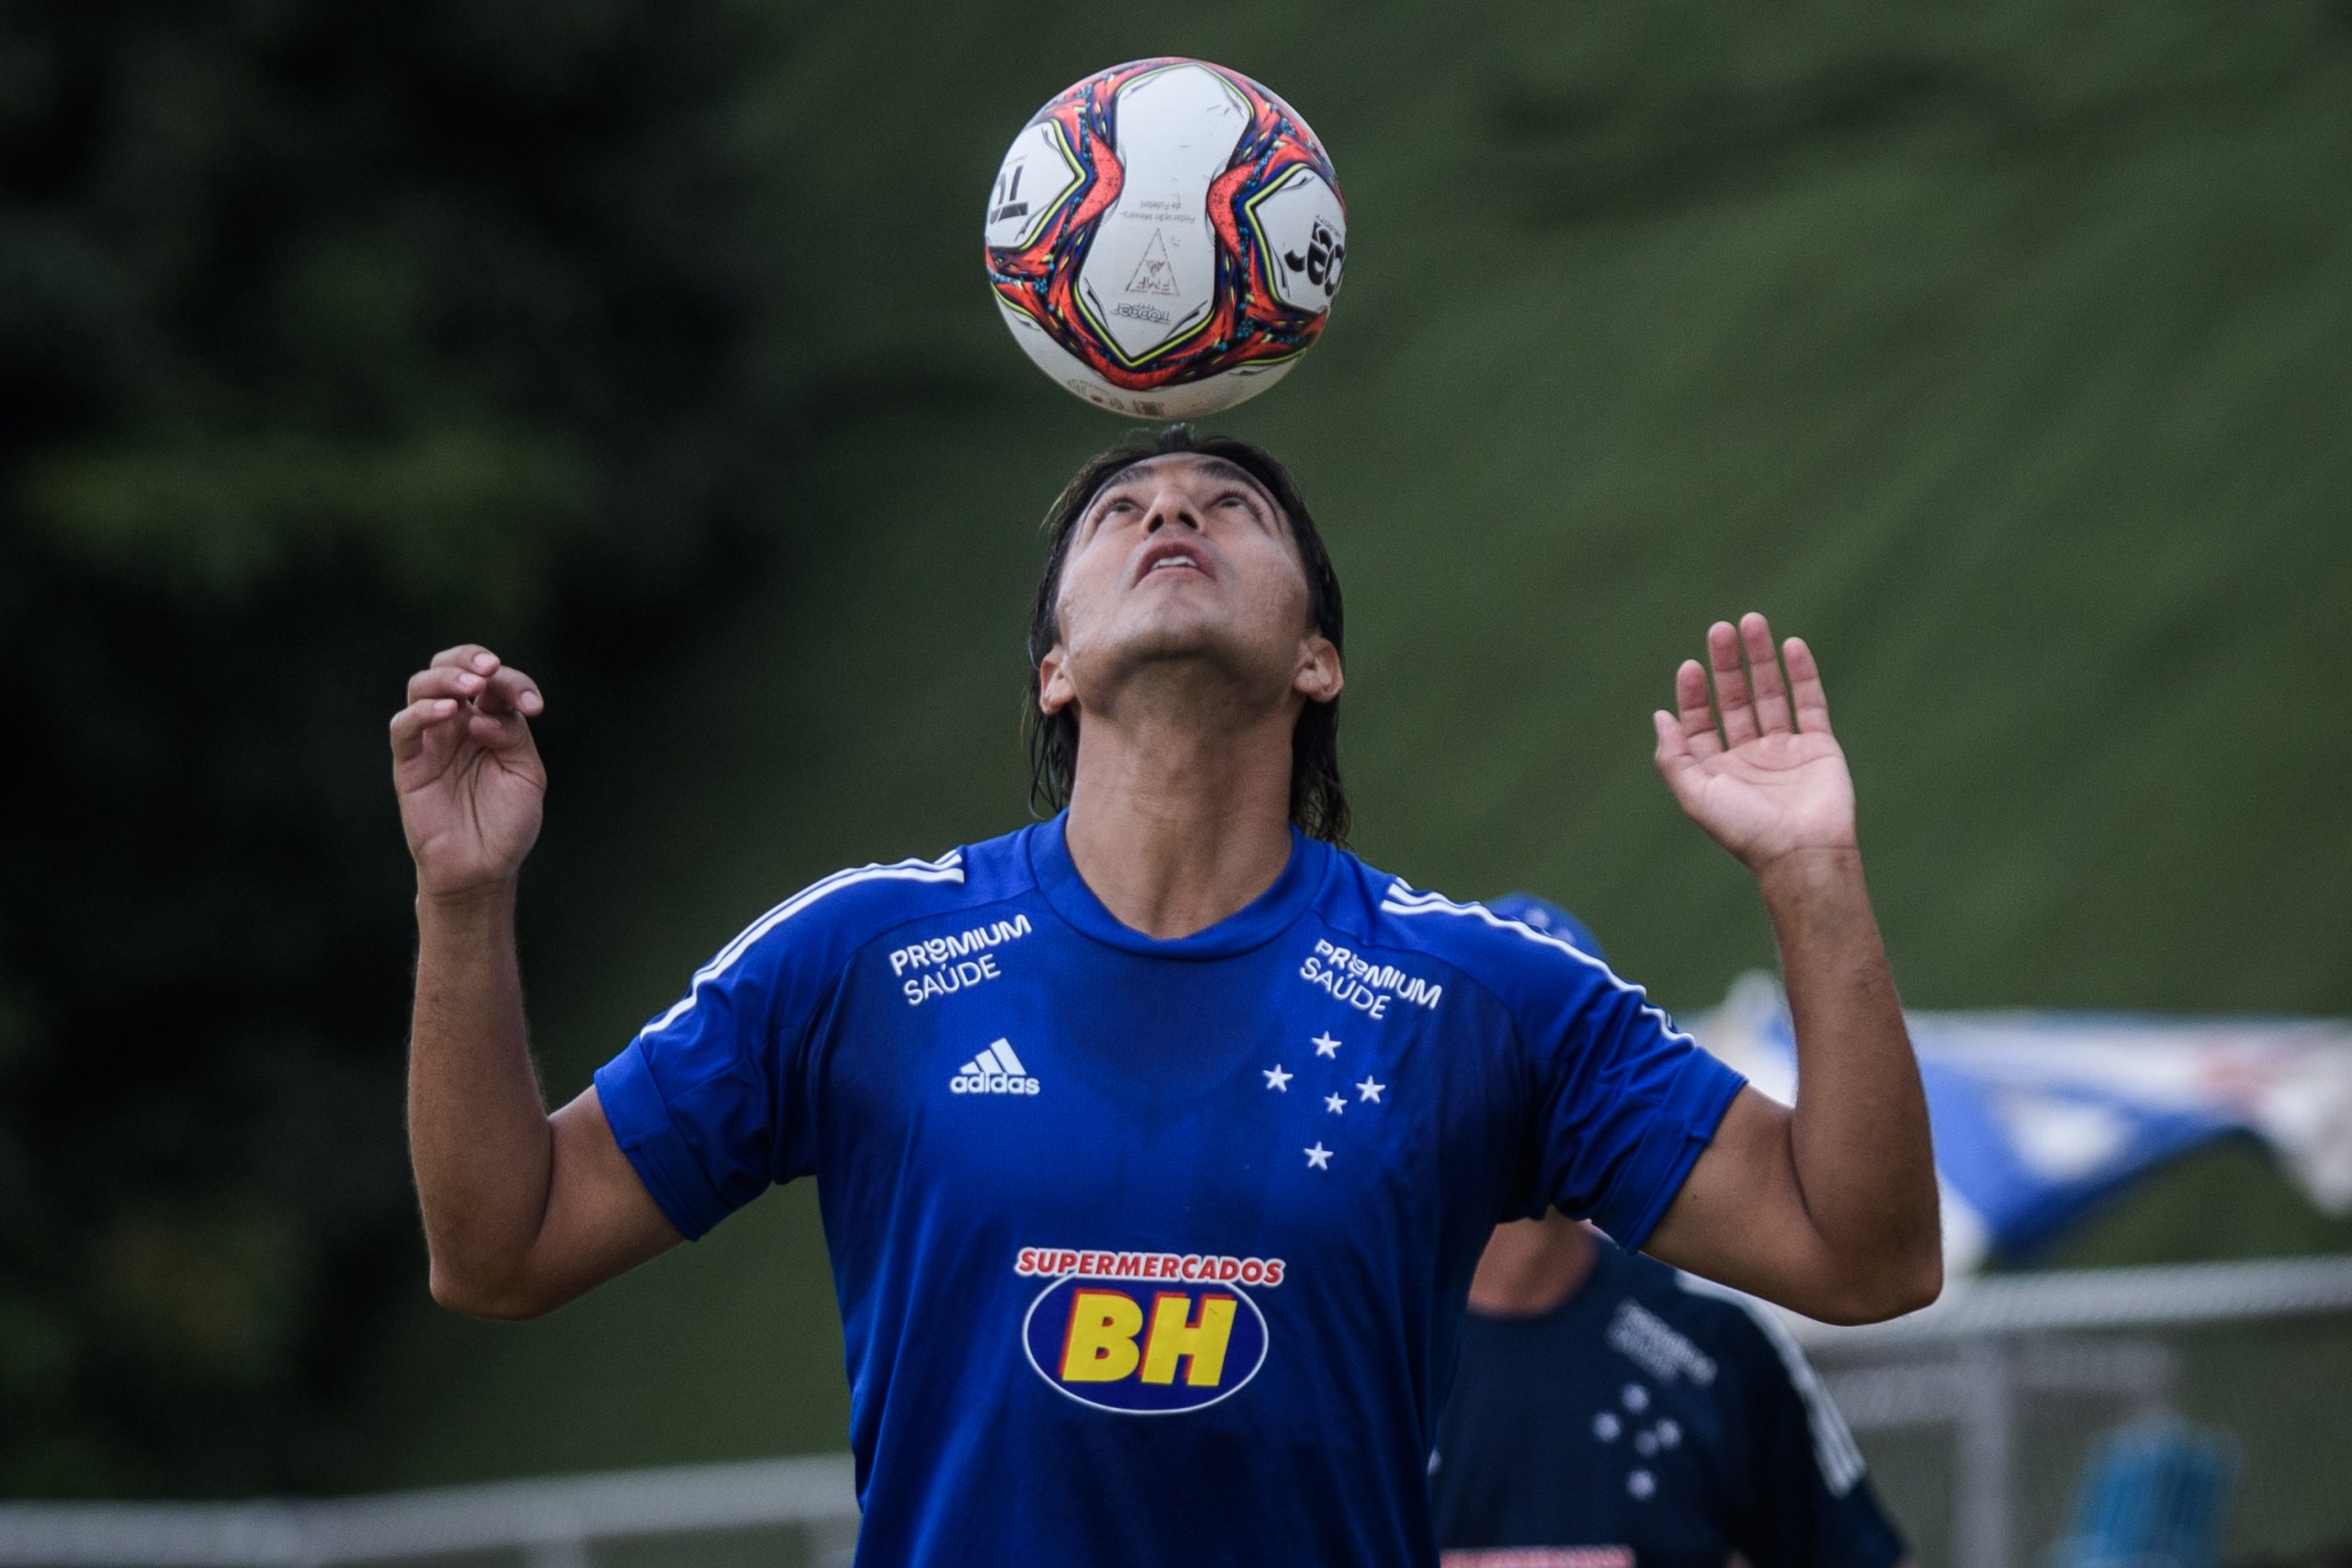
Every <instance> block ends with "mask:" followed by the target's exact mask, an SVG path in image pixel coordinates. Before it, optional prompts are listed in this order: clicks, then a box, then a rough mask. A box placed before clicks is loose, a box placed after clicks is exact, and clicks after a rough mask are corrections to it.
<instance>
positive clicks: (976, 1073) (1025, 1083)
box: [947, 1040, 1040, 1094]
mask: <svg viewBox="0 0 2352 1568" xmlns="http://www.w3.org/2000/svg"><path fill="white" fill-rule="evenodd" d="M1039 1087H1040V1086H1039V1084H1038V1082H1037V1080H1036V1079H1035V1078H1033V1077H1030V1076H1029V1069H1028V1068H1026V1067H1024V1066H1022V1065H1021V1058H1020V1057H1019V1056H1017V1055H1013V1051H1012V1043H1011V1042H1010V1041H1005V1040H1000V1041H998V1042H996V1043H994V1044H992V1045H990V1046H989V1048H988V1049H987V1050H985V1051H983V1052H981V1053H980V1054H979V1055H977V1056H975V1057H973V1058H972V1059H971V1060H970V1061H968V1062H967V1063H965V1064H964V1070H963V1071H961V1072H959V1073H957V1074H956V1076H955V1077H952V1078H949V1079H948V1080H947V1088H948V1090H949V1092H951V1093H954V1094H1035V1093H1036V1092H1037V1090H1038V1089H1039Z"/></svg>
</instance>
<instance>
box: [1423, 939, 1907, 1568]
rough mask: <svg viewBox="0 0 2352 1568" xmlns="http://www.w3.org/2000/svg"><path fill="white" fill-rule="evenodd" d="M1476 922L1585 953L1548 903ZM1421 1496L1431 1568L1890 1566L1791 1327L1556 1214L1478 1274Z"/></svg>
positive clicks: (1504, 1235) (1596, 945) (1833, 1413)
mask: <svg viewBox="0 0 2352 1568" xmlns="http://www.w3.org/2000/svg"><path fill="white" fill-rule="evenodd" d="M1487 908H1490V909H1492V910H1493V911H1494V912H1495V913H1496V914H1497V915H1498V916H1501V917H1502V918H1504V919H1513V920H1519V921H1521V922H1523V923H1525V924H1527V925H1529V926H1532V927H1533V928H1535V929H1536V930H1537V931H1544V932H1546V933H1548V934H1550V935H1553V936H1555V937H1558V938H1559V939H1560V940H1561V941H1563V942H1569V943H1571V944H1572V945H1574V946H1576V947H1577V948H1578V949H1580V950H1582V951H1583V952H1586V953H1590V954H1592V955H1593V956H1594V957H1595V958H1600V956H1601V951H1600V942H1597V941H1595V940H1594V938H1593V935H1592V932H1591V931H1589V929H1588V928H1587V927H1586V926H1585V925H1584V923H1583V922H1582V921H1580V920H1578V919H1576V917H1575V916H1573V915H1571V914H1569V913H1568V912H1567V911H1566V909H1563V908H1560V907H1559V906H1557V905H1555V904H1551V903H1548V902H1546V901H1545V900H1544V899H1541V898H1535V897H1530V896H1528V895H1526V894H1522V893H1514V894H1510V895H1509V896H1508V897H1502V898H1497V899H1494V900H1492V901H1490V902H1489V903H1488V904H1487ZM1430 1493H1431V1497H1432V1501H1433V1507H1434V1511H1435V1517H1436V1521H1437V1532H1438V1545H1439V1547H1440V1549H1441V1550H1442V1553H1443V1562H1444V1565H1445V1568H1481V1565H1483V1564H1495V1565H1501V1564H1510V1565H1512V1568H1546V1565H1555V1568H1571V1565H1573V1568H1724V1565H1725V1564H1726V1563H1734V1562H1739V1563H1746V1564H1749V1565H1751V1568H1898V1565H1899V1564H1902V1563H1904V1562H1906V1561H1907V1557H1906V1553H1905V1548H1904V1544H1903V1540H1902V1537H1901V1536H1900V1535H1898V1534H1897V1533H1896V1531H1895V1529H1894V1524H1893V1522H1892V1521H1890V1520H1889V1519H1888V1517H1886V1513H1885V1511H1884V1509H1883V1508H1882V1507H1881V1506H1880V1505H1879V1501H1878V1499H1877V1497H1876V1496H1875V1495H1873V1494H1872V1492H1871V1485H1870V1482H1869V1480H1868V1478H1867V1477H1866V1476H1865V1475H1864V1474H1863V1470H1862V1459H1861V1454H1860V1451H1859V1450H1857V1449H1856V1448H1855V1446H1854V1440H1853V1438H1852V1436H1851V1435H1850V1434H1849V1432H1848V1431H1847V1429H1846V1423H1845V1420H1844V1418H1843V1417H1842V1416H1839V1415H1838V1407H1837V1406H1836V1405H1835V1404H1832V1403H1830V1400H1829V1397H1828V1394H1827V1393H1826V1391H1825V1390H1824V1389H1823V1388H1822V1386H1821V1383H1820V1381H1819V1379H1818V1378H1817V1377H1816V1376H1815V1373H1814V1371H1813V1368H1812V1367H1811V1366H1810V1365H1809V1364H1807V1363H1806V1361H1805V1359H1804V1352H1803V1351H1802V1350H1801V1349H1799V1348H1798V1347H1797V1345H1796V1343H1795V1342H1794V1341H1793V1340H1792V1339H1791V1338H1790V1337H1789V1336H1788V1334H1787V1332H1786V1330H1784V1329H1782V1328H1781V1326H1780V1325H1778V1324H1776V1323H1773V1322H1771V1321H1770V1319H1769V1318H1767V1317H1765V1316H1764V1315H1763V1314H1761V1313H1760V1312H1758V1311H1756V1310H1753V1309H1751V1308H1750V1307H1748V1306H1747V1305H1744V1304H1742V1303H1738V1302H1736V1301H1734V1300H1731V1299H1729V1298H1727V1297H1725V1296H1724V1295H1722V1294H1720V1293H1718V1292H1713V1291H1712V1290H1707V1289H1703V1288H1694V1284H1693V1281H1691V1280H1690V1278H1689V1277H1688V1276H1686V1275H1682V1274H1679V1273H1677V1272H1676V1271H1675V1270H1674V1269H1668V1268H1667V1267H1666V1266H1665V1265H1663V1264H1660V1263H1657V1262H1653V1261H1652V1260H1651V1259H1649V1258H1643V1257H1641V1256H1640V1255H1638V1254H1635V1253H1630V1252H1626V1251H1624V1250H1623V1249H1622V1248H1620V1247H1616V1246H1614V1245H1612V1244H1611V1243H1610V1242H1609V1241H1607V1240H1605V1239H1603V1238H1601V1237H1600V1236H1598V1235H1595V1234H1594V1233H1593V1232H1592V1231H1591V1230H1590V1229H1589V1228H1588V1227H1586V1226H1584V1225H1582V1224H1577V1222H1576V1221H1574V1220H1571V1219H1569V1218H1568V1217H1567V1216H1566V1215H1565V1214H1562V1213H1558V1212H1556V1211H1555V1212H1554V1213H1550V1214H1547V1215H1545V1216H1544V1218H1542V1219H1538V1220H1515V1221H1511V1222H1510V1223H1508V1224H1502V1225H1499V1226H1498V1227H1497V1228H1496V1230H1495V1234H1494V1238H1493V1240H1491V1241H1490V1242H1488V1243H1487V1250H1486V1253H1485V1254H1484V1256H1482V1257H1481V1258H1479V1260H1478V1271H1477V1273H1476V1275H1474V1276H1473V1277H1472V1279H1471V1281H1470V1311H1469V1315H1468V1317H1467V1318H1466V1319H1465V1320H1464V1324H1463V1331H1462V1359H1461V1362H1460V1364H1459V1366H1458V1367H1457V1368H1456V1370H1455V1372H1454V1380H1453V1394H1452V1396H1451V1397H1450V1398H1449V1399H1448V1401H1447V1403H1446V1406H1445V1411H1444V1414H1443V1415H1442V1416H1441V1417H1440V1420H1439V1425H1438V1440H1437V1448H1436V1450H1435V1451H1434V1452H1432V1453H1431V1454H1430Z"/></svg>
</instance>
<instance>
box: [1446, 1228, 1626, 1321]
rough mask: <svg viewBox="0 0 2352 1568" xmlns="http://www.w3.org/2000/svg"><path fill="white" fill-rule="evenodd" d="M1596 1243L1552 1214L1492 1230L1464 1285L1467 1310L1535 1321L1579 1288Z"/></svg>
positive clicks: (1597, 1246) (1587, 1274) (1595, 1252)
mask: <svg viewBox="0 0 2352 1568" xmlns="http://www.w3.org/2000/svg"><path fill="white" fill-rule="evenodd" d="M1599 1257H1600V1243H1599V1242H1597V1241H1595V1240H1593V1238H1592V1235H1591V1233H1590V1232H1589V1231H1587V1230H1586V1229H1585V1228H1584V1227H1583V1226H1582V1225H1580V1224H1577V1222H1576V1221H1574V1220H1572V1219H1570V1218H1568V1217H1567V1216H1566V1214H1563V1213H1556V1212H1555V1213H1549V1214H1546V1215H1544V1217H1543V1218H1542V1219H1540V1220H1514V1221H1512V1222H1511V1223H1510V1224H1505V1225H1497V1226H1496V1227H1495V1234H1494V1235H1493V1236H1492V1237H1490V1238H1489V1239H1488V1240H1487V1250H1486V1253H1485V1255H1484V1256H1483V1257H1481V1258H1479V1259H1478V1271H1477V1273H1476V1275H1474V1276H1473V1277H1472V1279H1471V1280H1470V1310H1471V1311H1473V1312H1476V1313H1483V1314H1486V1315H1487V1316H1488V1317H1540V1316H1542V1315H1543V1314H1545V1313H1547V1312H1550V1311H1551V1310H1552V1309H1553V1308H1555V1307H1556V1306H1559V1305H1560V1304H1561V1303H1564V1302H1566V1300H1567V1299H1568V1298H1569V1297H1570V1296H1573V1295H1575V1294H1576V1293H1577V1291H1578V1290H1580V1289H1582V1288H1583V1286H1584V1282H1585V1280H1587V1279H1588V1278H1589V1277H1590V1276H1591V1274H1592V1266H1593V1263H1594V1261H1595V1260H1596V1259H1597V1258H1599Z"/></svg>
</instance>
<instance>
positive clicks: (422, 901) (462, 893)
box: [416, 873, 518, 922]
mask: <svg viewBox="0 0 2352 1568" xmlns="http://www.w3.org/2000/svg"><path fill="white" fill-rule="evenodd" d="M517 880H518V879H517V877H516V876H515V874H513V873H509V874H507V875H505V876H502V877H494V878H492V880H490V881H488V882H477V883H474V884H471V885H470V886H464V887H434V886H428V885H427V884H426V882H425V880H424V877H422V876H420V877H418V878H417V879H416V918H417V919H418V920H419V921H420V922H423V921H424V920H428V919H445V920H456V921H467V920H473V919H481V918H483V917H485V916H487V917H492V918H496V917H499V916H508V915H512V914H513V913H514V910H515V890H516V882H517Z"/></svg>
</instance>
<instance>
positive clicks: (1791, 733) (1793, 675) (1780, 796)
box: [1652, 612, 1855, 871]
mask: <svg viewBox="0 0 2352 1568" xmlns="http://www.w3.org/2000/svg"><path fill="white" fill-rule="evenodd" d="M1783 657H1785V658H1786V659H1787V660H1788V673H1787V675H1786V677H1785V679H1784V678H1783V676H1782V674H1781V659H1782V658H1783ZM1710 687H1712V689H1713V696H1714V705H1713V709H1710V707H1709V705H1708V694H1709V690H1710ZM1674 703H1675V707H1676V710H1677V711H1676V712H1674V713H1668V712H1666V711H1665V710H1663V709H1661V710H1659V711H1658V712H1657V714H1655V715H1653V716H1652V718H1653V722H1654V723H1655V724H1656V726H1657V771H1658V773H1660V774H1661V775H1662V776H1663V777H1664V778H1665V780H1666V784H1667V787H1668V789H1670V790H1672V791H1673V792H1674V798H1675V800H1676V801H1677V802H1678V803H1679V805H1680V806H1681V807H1682V809H1683V811H1684V812H1685V813H1687V814H1688V815H1689V816H1690V818H1691V820H1692V821H1694V822H1696V823H1698V824H1699V826H1701V827H1702V828H1704V829H1706V830H1707V831H1708V833H1710V834H1711V835H1713V838H1714V840H1715V841H1716V842H1717V843H1719V844H1721V845H1723V847H1724V848H1725V849H1727V850H1729V851H1730V852H1732V853H1733V854H1735V855H1736V856H1738V857H1739V858H1740V859H1741V860H1742V861H1743V862H1745V863H1747V865H1748V866H1749V867H1750V868H1751V869H1754V870H1758V871H1761V870H1762V869H1763V868H1764V867H1765V866H1766V865H1767V864H1769V863H1771V862H1773V861H1775V860H1778V859H1779V858H1780V857H1781V856H1782V855H1784V854H1788V853H1790V852H1792V851H1802V850H1817V849H1826V850H1850V849H1852V848H1854V847H1855V837H1854V781H1853V777H1852V775H1851V774H1849V773H1848V772H1847V771H1846V753H1845V751H1844V750H1843V749H1842V748H1840V747H1839V746H1838V739H1837V737H1836V736H1834V735H1832V734H1831V733H1830V729H1829V701H1828V698H1827V697H1826V695H1825V694H1823V692H1822V687H1821V671H1820V668H1819V666H1817V665H1816V664H1815V662H1814V659H1813V650H1812V649H1809V648H1807V647H1806V646H1805V644H1804V638H1802V637H1791V638H1789V639H1788V641H1787V642H1786V643H1784V644H1782V645H1781V648H1780V649H1778V650H1777V651H1776V650H1775V649H1774V648H1773V644H1772V627H1771V625H1770V623H1769V622H1767V621H1766V620H1765V618H1764V617H1763V616H1762V615H1756V614H1754V613H1752V612H1751V613H1750V614H1748V615H1743V616H1741V617H1740V621H1739V625H1738V626H1736V627H1735V626H1732V625H1730V624H1729V623H1728V622H1724V621H1718V622H1716V623H1715V624H1714V625H1713V626H1710V627H1708V628H1707V663H1706V665H1705V666H1703V667H1702V665H1701V664H1700V663H1699V661H1698V660H1695V659H1690V660H1683V663H1682V667H1681V668H1680V669H1679V670H1677V671H1675V673H1674ZM1718 718H1720V723H1721V728H1718Z"/></svg>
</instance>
